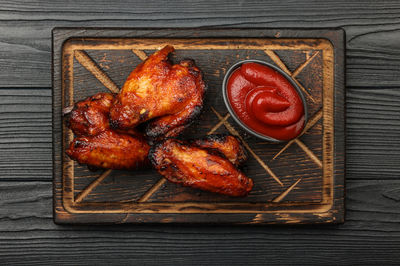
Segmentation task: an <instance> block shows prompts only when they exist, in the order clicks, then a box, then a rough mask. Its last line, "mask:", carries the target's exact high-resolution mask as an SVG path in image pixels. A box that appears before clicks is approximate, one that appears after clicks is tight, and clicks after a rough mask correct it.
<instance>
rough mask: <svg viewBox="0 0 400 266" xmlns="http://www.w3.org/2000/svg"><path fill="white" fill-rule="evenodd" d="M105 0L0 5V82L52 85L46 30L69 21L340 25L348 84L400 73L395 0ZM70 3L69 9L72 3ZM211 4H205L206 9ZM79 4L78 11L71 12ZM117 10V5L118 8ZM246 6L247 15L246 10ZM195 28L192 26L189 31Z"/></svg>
mask: <svg viewBox="0 0 400 266" xmlns="http://www.w3.org/2000/svg"><path fill="white" fill-rule="evenodd" d="M105 4H108V2H106V1H104V0H97V1H91V2H90V3H87V2H82V1H75V2H74V4H72V3H70V2H59V3H55V4H48V2H47V1H27V0H24V1H18V2H13V1H6V2H3V3H2V11H0V21H1V25H0V32H1V33H2V34H1V36H0V51H1V56H0V86H41V87H49V86H51V75H50V68H51V29H52V28H54V27H60V26H64V27H65V26H70V27H79V26H81V27H82V26H85V27H94V26H95V27H121V26H124V27H145V28H149V27H182V26H183V27H199V26H225V27H226V26H236V27H238V26H239V27H245V26H247V27H274V28H279V27H280V28H282V27H315V26H316V24H318V27H343V28H344V29H345V30H346V33H347V39H348V42H347V73H346V74H347V84H348V85H350V86H368V87H370V86H371V87H379V86H382V85H383V86H397V85H398V84H399V82H398V80H397V77H398V76H399V75H400V69H399V68H398V67H397V66H398V65H399V64H400V52H399V49H398V44H397V43H398V39H399V38H400V30H399V23H400V19H399V17H398V13H397V12H396V11H397V10H398V9H399V8H400V3H399V2H398V1H395V0H393V1H385V4H384V5H382V4H381V3H379V2H376V1H369V2H367V3H365V4H363V5H362V7H360V4H359V3H358V1H344V2H339V3H338V2H337V1H324V2H323V3H322V4H321V3H316V2H313V1H302V2H301V3H296V4H293V3H291V2H290V3H284V2H281V1H272V2H271V1H268V2H265V1H260V2H248V3H243V4H238V3H235V2H232V1H227V0H225V1H218V2H217V3H215V1H202V2H201V3H194V4H193V3H189V2H187V3H186V2H175V3H168V5H160V4H157V1H153V2H140V1H135V3H131V4H129V5H127V4H126V2H124V1H115V2H113V5H112V7H110V8H108V9H107V11H105V10H104V5H105ZM72 6H73V8H72ZM210 6H212V9H211V10H210ZM77 10H79V11H77ZM121 10H123V11H121ZM249 12H251V16H249V14H250V13H249ZM193 34H194V33H193Z"/></svg>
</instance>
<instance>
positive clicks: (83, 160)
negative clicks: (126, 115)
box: [66, 130, 150, 170]
mask: <svg viewBox="0 0 400 266" xmlns="http://www.w3.org/2000/svg"><path fill="white" fill-rule="evenodd" d="M149 149H150V146H149V145H148V144H147V142H146V141H145V140H144V139H141V138H138V137H133V136H130V135H127V134H121V133H117V132H115V131H113V130H105V131H103V132H101V133H100V134H98V135H96V136H83V137H77V138H75V139H74V140H73V141H72V142H71V144H70V147H69V149H68V150H67V151H66V153H67V154H68V156H69V157H71V158H72V159H74V160H77V161H78V162H79V163H80V164H87V165H89V166H92V167H96V168H106V169H125V170H131V169H138V168H141V167H144V166H147V165H149V161H148V157H147V155H148V152H149Z"/></svg>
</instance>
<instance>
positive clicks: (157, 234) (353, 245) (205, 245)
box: [0, 180, 400, 265]
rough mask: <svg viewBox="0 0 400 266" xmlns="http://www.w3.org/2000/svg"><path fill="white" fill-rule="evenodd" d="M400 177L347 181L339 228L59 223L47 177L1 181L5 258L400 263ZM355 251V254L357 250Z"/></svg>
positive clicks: (0, 234) (0, 251) (0, 236)
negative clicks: (344, 210) (343, 216)
mask: <svg viewBox="0 0 400 266" xmlns="http://www.w3.org/2000/svg"><path fill="white" fill-rule="evenodd" d="M399 191H400V181H398V180H393V181H371V180H366V181H360V180H357V181H356V180H350V181H349V182H348V183H347V191H346V192H347V193H346V194H347V201H346V205H347V221H346V223H345V224H343V225H336V226H312V227H309V226H303V227H265V226H262V227H255V226H254V227H249V226H246V227H239V226H236V227H229V226H225V227H222V226H218V227H216V226H173V225H147V226H112V227H109V226H58V225H55V224H54V223H53V221H52V212H51V209H52V191H51V184H50V183H47V182H0V256H1V259H2V261H3V262H7V264H11V263H17V262H21V260H22V259H23V262H24V263H25V264H30V265H34V264H54V263H55V262H60V263H64V264H74V265H76V264H80V263H82V262H83V261H84V262H85V263H86V264H88V263H89V264H107V263H113V264H133V263H135V262H136V263H140V264H145V263H150V264H152V263H157V264H164V263H166V264H171V263H172V264H178V265H182V264H186V265H187V264H199V263H200V264H209V265H221V264H227V263H229V262H232V263H233V262H234V264H235V265H236V264H237V265H243V264H248V263H249V262H250V258H251V262H252V263H254V264H263V265H265V261H268V264H271V265H275V264H280V265H282V264H283V265H295V264H298V263H299V261H301V262H302V264H303V263H304V264H314V265H315V264H317V263H319V264H334V265H335V264H340V265H342V264H346V265H354V264H357V265H360V264H361V265H369V264H371V263H372V262H375V263H378V264H397V262H398V261H399V259H400V254H399V253H398V247H399V245H400V224H399V221H400V209H399V208H398V204H399V197H398V193H399ZM350 254H351V255H350Z"/></svg>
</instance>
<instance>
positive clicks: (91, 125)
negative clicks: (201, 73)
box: [67, 92, 114, 136]
mask: <svg viewBox="0 0 400 266" xmlns="http://www.w3.org/2000/svg"><path fill="white" fill-rule="evenodd" d="M113 101H114V95H113V94H111V93H102V92H101V93H97V94H95V95H93V96H91V97H88V98H86V99H84V100H83V101H80V102H77V103H76V104H75V105H74V108H73V109H72V111H71V112H70V113H69V116H68V118H67V119H68V120H67V124H68V126H69V128H70V129H71V130H72V131H73V132H74V133H75V135H77V136H95V135H97V134H99V133H100V132H103V131H104V130H106V129H108V128H109V120H108V113H109V112H110V108H111V105H112V103H113Z"/></svg>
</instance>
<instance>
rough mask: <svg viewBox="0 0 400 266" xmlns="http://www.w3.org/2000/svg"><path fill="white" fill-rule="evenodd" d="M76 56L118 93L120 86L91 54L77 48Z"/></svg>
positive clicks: (83, 64)
mask: <svg viewBox="0 0 400 266" xmlns="http://www.w3.org/2000/svg"><path fill="white" fill-rule="evenodd" d="M74 54H75V58H76V60H78V62H79V64H81V65H82V66H83V67H85V68H86V69H87V70H89V72H90V73H92V74H93V75H94V76H95V77H96V78H97V79H98V80H99V81H100V82H101V83H103V85H104V86H105V87H106V88H107V89H109V90H110V91H112V92H113V93H118V92H119V88H118V86H117V85H116V84H115V83H114V81H112V79H111V78H110V77H109V76H108V75H107V74H106V73H104V71H103V70H102V69H101V68H100V67H99V66H98V65H97V63H96V62H95V61H93V59H92V58H90V56H89V55H88V54H87V53H86V52H85V51H82V50H75V53H74Z"/></svg>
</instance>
